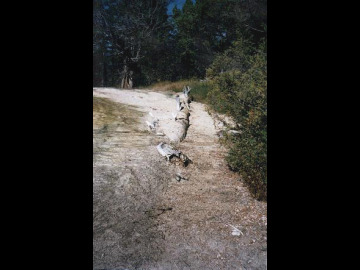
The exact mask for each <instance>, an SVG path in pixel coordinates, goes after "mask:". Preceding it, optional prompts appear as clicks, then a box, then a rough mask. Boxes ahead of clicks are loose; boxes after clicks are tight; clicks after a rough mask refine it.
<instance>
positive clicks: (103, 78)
mask: <svg viewBox="0 0 360 270" xmlns="http://www.w3.org/2000/svg"><path fill="white" fill-rule="evenodd" d="M107 77H108V72H107V66H106V59H105V56H104V57H103V75H102V86H103V87H107V86H108V80H107Z"/></svg>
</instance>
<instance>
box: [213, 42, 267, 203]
mask: <svg viewBox="0 0 360 270" xmlns="http://www.w3.org/2000/svg"><path fill="white" fill-rule="evenodd" d="M236 46H237V47H236ZM244 48H245V49H244ZM229 55H232V57H233V58H232V59H237V60H234V61H233V60H231V61H233V62H231V61H230V60H229ZM238 61H241V63H239V62H238ZM266 63H267V61H266V44H265V42H263V43H262V44H261V45H260V46H259V47H258V48H256V50H253V52H251V50H250V49H249V47H248V44H246V43H241V41H239V42H238V43H235V47H233V48H231V49H229V50H228V51H226V52H225V53H224V55H221V56H219V57H218V58H217V59H216V60H215V61H214V64H213V65H212V66H211V67H210V68H209V69H208V74H209V76H211V77H212V80H211V85H212V89H211V91H210V92H209V94H208V96H207V101H208V102H209V103H210V105H211V106H212V108H213V109H214V110H216V111H218V112H221V113H225V114H228V115H230V116H232V117H233V118H234V120H235V121H236V122H237V123H240V124H241V127H242V128H241V129H242V133H241V135H240V136H236V137H235V136H227V140H226V142H227V144H228V145H229V148H230V150H229V153H228V156H227V158H226V159H227V162H228V164H229V167H230V168H231V169H232V170H234V171H238V172H240V174H241V175H242V177H243V179H244V181H245V182H246V183H247V184H248V186H249V189H250V191H251V192H252V194H253V195H254V196H255V197H256V198H257V199H259V200H266V199H267V69H266ZM221 64H224V65H225V66H224V67H225V68H223V70H222V72H220V73H219V72H217V73H216V72H215V71H218V70H219V67H221ZM224 69H225V71H224Z"/></svg>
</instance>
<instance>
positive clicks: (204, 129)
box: [93, 88, 267, 270]
mask: <svg viewBox="0 0 360 270" xmlns="http://www.w3.org/2000/svg"><path fill="white" fill-rule="evenodd" d="M93 93H94V166H93V167H94V169H93V170H94V179H93V186H94V194H93V202H94V207H93V217H94V225H93V231H94V235H93V243H94V248H93V260H94V269H129V270H132V269H266V265H267V259H266V257H267V244H266V229H267V218H266V209H267V205H266V203H264V202H258V201H256V200H254V199H253V198H252V197H251V196H250V194H249V192H248V190H247V188H246V187H245V186H244V185H243V183H242V182H241V181H239V176H238V175H237V174H235V173H232V172H231V171H229V170H228V168H227V166H226V163H225V161H224V156H225V154H226V150H225V149H224V148H223V147H222V146H221V145H220V144H219V142H218V137H217V135H216V130H215V127H214V122H213V119H212V118H211V116H210V115H209V114H208V113H207V112H206V110H205V107H204V105H203V104H200V103H196V102H193V103H192V104H191V111H190V113H191V114H190V127H189V129H188V133H187V136H186V138H185V140H184V141H183V142H181V143H180V144H177V148H178V149H180V150H181V151H182V152H183V153H185V154H186V155H187V156H188V157H189V158H190V159H191V160H192V161H193V163H191V164H190V165H188V166H187V167H186V168H184V167H182V166H181V165H178V164H174V163H170V162H167V161H166V159H165V158H164V157H162V156H161V155H160V154H159V153H158V152H157V150H156V145H157V144H158V143H160V142H162V141H164V142H167V143H169V142H170V140H171V138H172V136H173V134H172V125H173V123H174V120H173V119H172V116H171V113H172V112H175V99H174V95H173V94H162V93H156V92H153V91H149V90H116V89H111V88H96V89H94V92H93ZM149 112H152V114H153V115H154V116H155V117H157V118H159V122H160V129H161V131H162V132H163V133H164V134H165V135H167V136H166V137H157V136H155V135H154V134H152V133H150V132H148V131H147V127H146V124H145V121H146V119H149ZM176 173H181V174H182V175H183V176H185V177H187V178H188V181H180V182H177V181H176V180H175V174H176ZM234 227H236V228H237V229H238V231H237V234H238V235H233V231H234ZM234 234H235V233H234Z"/></svg>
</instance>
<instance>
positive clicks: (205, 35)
mask: <svg viewBox="0 0 360 270" xmlns="http://www.w3.org/2000/svg"><path fill="white" fill-rule="evenodd" d="M171 2H173V1H171V0H137V1H131V0H93V4H94V9H93V10H94V11H93V24H94V26H93V63H94V65H93V84H94V85H95V86H118V87H125V86H127V87H130V86H132V83H134V84H135V85H149V84H151V83H154V82H156V81H159V80H170V81H175V80H179V79H184V78H192V77H195V78H204V76H205V75H206V69H207V68H208V67H209V66H210V65H211V64H212V62H213V61H214V59H215V57H216V55H218V54H219V53H222V52H224V51H225V50H227V49H228V48H230V46H231V45H232V44H233V43H234V42H235V41H236V40H238V39H239V38H246V39H247V40H249V41H251V42H253V43H254V44H255V45H256V44H258V43H259V42H260V40H261V39H263V38H265V37H266V19H267V13H266V5H267V2H266V0H197V1H195V2H193V1H192V0H186V2H185V3H184V5H183V7H182V9H178V8H177V7H176V6H175V7H174V9H173V12H172V13H173V14H172V15H169V14H167V7H168V5H169V4H170V3H171ZM129 78H131V85H125V83H124V80H125V79H126V80H129Z"/></svg>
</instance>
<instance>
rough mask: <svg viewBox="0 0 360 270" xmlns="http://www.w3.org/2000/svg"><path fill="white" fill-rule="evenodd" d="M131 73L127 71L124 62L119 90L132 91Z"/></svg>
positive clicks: (127, 68)
mask: <svg viewBox="0 0 360 270" xmlns="http://www.w3.org/2000/svg"><path fill="white" fill-rule="evenodd" d="M132 74H133V72H132V71H131V70H130V69H129V67H128V65H127V63H126V60H125V61H124V67H123V71H122V72H121V84H120V88H123V89H132V87H133V80H132Z"/></svg>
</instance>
